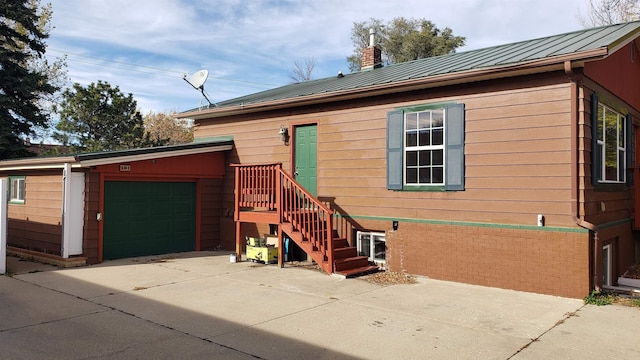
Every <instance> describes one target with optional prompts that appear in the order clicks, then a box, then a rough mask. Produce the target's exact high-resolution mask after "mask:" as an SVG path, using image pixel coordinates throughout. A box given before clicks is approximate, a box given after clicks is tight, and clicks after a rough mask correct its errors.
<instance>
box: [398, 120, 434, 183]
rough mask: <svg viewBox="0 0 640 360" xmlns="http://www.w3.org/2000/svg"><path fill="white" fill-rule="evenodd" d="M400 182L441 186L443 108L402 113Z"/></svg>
mask: <svg viewBox="0 0 640 360" xmlns="http://www.w3.org/2000/svg"><path fill="white" fill-rule="evenodd" d="M404 134H405V141H404V164H405V165H404V185H444V136H443V135H444V110H443V109H435V110H425V111H418V112H406V113H405V114H404Z"/></svg>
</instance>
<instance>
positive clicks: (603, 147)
mask: <svg viewBox="0 0 640 360" xmlns="http://www.w3.org/2000/svg"><path fill="white" fill-rule="evenodd" d="M596 123H597V130H596V131H597V133H598V137H597V139H598V147H597V152H598V155H597V156H598V157H599V158H600V164H599V165H600V166H601V168H600V169H599V173H600V176H599V178H598V180H599V181H600V182H625V174H626V164H625V162H626V161H625V160H626V155H625V154H626V141H625V140H626V118H625V117H624V116H623V115H622V114H620V113H618V112H617V111H615V110H613V109H611V108H610V107H608V106H606V105H603V104H598V113H597V120H596Z"/></svg>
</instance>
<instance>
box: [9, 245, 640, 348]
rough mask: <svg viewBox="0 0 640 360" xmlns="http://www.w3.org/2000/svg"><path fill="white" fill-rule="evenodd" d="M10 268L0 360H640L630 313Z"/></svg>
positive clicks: (236, 278)
mask: <svg viewBox="0 0 640 360" xmlns="http://www.w3.org/2000/svg"><path fill="white" fill-rule="evenodd" d="M18 265H22V264H18ZM18 265H15V264H14V265H13V266H14V267H15V268H16V270H14V275H13V276H12V277H8V276H0V349H1V350H0V358H2V359H87V358H92V359H103V358H104V359H107V358H108V359H133V358H136V359H200V358H215V359H594V358H599V359H640V309H638V308H628V307H623V306H618V305H611V306H604V307H597V306H592V305H587V306H585V305H583V303H582V301H581V300H577V299H565V298H559V297H553V296H545V295H538V294H531V293H524V292H517V291H510V290H501V289H493V288H486V287H480V286H472V285H464V284H458V283H451V282H444V281H436V280H430V279H426V278H418V283H416V284H405V285H390V286H383V285H378V284H372V283H369V282H367V281H364V280H362V279H348V280H344V279H339V278H335V277H331V276H327V275H326V274H324V273H322V272H319V271H315V270H310V269H304V268H299V267H286V268H284V269H280V268H278V267H277V266H275V265H267V266H265V265H259V264H253V263H250V262H242V263H230V262H229V254H228V253H215V252H198V253H185V254H177V255H175V256H164V257H160V256H159V257H147V258H136V259H126V260H118V261H108V262H105V263H103V264H101V265H94V266H87V267H83V268H73V269H55V268H46V269H37V270H33V271H27V272H24V271H20V270H17V268H18V267H19V266H18ZM8 266H9V268H10V269H11V266H12V263H11V262H9V265H8ZM43 270H44V271H43Z"/></svg>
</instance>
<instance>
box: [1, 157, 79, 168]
mask: <svg viewBox="0 0 640 360" xmlns="http://www.w3.org/2000/svg"><path fill="white" fill-rule="evenodd" d="M76 160H77V159H76V157H75V156H59V157H49V158H47V157H45V158H27V159H20V160H7V161H3V162H2V163H1V164H0V171H12V170H43V169H63V168H64V167H65V164H67V163H75V162H76ZM73 166H74V167H78V166H79V165H76V164H73Z"/></svg>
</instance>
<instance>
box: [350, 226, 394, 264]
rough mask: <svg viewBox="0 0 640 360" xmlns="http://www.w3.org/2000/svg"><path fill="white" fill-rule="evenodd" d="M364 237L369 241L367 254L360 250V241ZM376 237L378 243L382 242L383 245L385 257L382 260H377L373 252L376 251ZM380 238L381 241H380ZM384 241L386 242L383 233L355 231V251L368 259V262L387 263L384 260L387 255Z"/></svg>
mask: <svg viewBox="0 0 640 360" xmlns="http://www.w3.org/2000/svg"><path fill="white" fill-rule="evenodd" d="M364 236H369V239H370V241H369V249H368V252H365V251H363V248H362V247H363V246H362V241H361V239H362V238H363V237H364ZM376 237H377V238H378V239H377V240H378V241H382V242H384V243H385V251H384V256H385V257H384V258H377V257H376V252H375V250H376V247H375V244H376ZM380 238H381V239H382V240H380ZM386 241H387V239H386V234H385V233H383V232H378V231H357V232H356V246H357V249H358V255H362V254H364V255H365V256H368V257H369V261H373V262H375V263H377V264H385V263H386V262H387V260H386V254H387V250H386Z"/></svg>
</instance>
